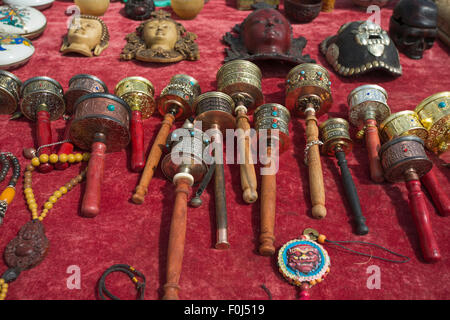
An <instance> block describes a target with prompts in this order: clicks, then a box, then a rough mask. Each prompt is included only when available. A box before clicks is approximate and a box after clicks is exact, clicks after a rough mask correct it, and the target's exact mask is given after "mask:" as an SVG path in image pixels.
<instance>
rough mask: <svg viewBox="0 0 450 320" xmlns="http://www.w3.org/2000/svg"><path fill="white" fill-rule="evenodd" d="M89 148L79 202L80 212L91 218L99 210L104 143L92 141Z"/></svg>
mask: <svg viewBox="0 0 450 320" xmlns="http://www.w3.org/2000/svg"><path fill="white" fill-rule="evenodd" d="M91 149H92V150H91V157H90V159H89V165H88V170H87V173H86V190H85V192H84V197H83V203H82V204H81V214H82V215H83V216H84V217H87V218H93V217H95V216H97V215H98V213H99V212H100V198H101V186H102V181H103V172H104V167H105V151H106V145H105V144H104V143H103V142H94V143H93V144H92V148H91Z"/></svg>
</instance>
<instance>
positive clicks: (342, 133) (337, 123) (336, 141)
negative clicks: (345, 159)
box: [319, 118, 353, 156]
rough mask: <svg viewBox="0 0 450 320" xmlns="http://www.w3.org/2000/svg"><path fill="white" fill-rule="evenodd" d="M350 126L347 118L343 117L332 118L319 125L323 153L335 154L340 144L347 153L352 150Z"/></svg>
mask: <svg viewBox="0 0 450 320" xmlns="http://www.w3.org/2000/svg"><path fill="white" fill-rule="evenodd" d="M348 126H349V125H348V122H347V120H345V119H342V118H330V119H328V120H327V121H325V122H323V123H322V124H321V125H320V126H319V129H320V132H321V134H322V141H323V145H322V153H323V154H326V155H328V156H334V155H335V153H336V148H337V147H338V146H339V147H340V149H342V151H344V152H345V154H348V153H349V152H351V151H352V147H353V141H352V139H351V138H350V133H349V131H348Z"/></svg>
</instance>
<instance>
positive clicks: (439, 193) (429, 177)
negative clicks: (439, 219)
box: [420, 168, 450, 217]
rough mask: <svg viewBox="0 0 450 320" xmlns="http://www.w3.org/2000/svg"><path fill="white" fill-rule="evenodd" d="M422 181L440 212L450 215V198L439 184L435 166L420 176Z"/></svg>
mask: <svg viewBox="0 0 450 320" xmlns="http://www.w3.org/2000/svg"><path fill="white" fill-rule="evenodd" d="M420 181H421V182H422V184H423V185H424V186H425V188H426V189H427V191H428V192H429V193H430V195H431V198H432V199H433V203H434V205H435V206H436V208H437V209H438V212H439V213H440V215H441V216H443V217H448V216H450V200H449V198H448V195H447V192H446V190H445V188H444V189H442V187H441V186H440V185H439V182H438V180H437V178H436V174H435V172H434V168H432V169H431V170H430V171H428V173H426V174H425V175H423V176H422V177H421V178H420Z"/></svg>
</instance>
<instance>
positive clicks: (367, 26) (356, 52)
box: [320, 21, 402, 76]
mask: <svg viewBox="0 0 450 320" xmlns="http://www.w3.org/2000/svg"><path fill="white" fill-rule="evenodd" d="M320 52H322V54H323V55H325V57H326V59H327V61H328V63H329V64H331V65H332V66H333V68H334V70H335V71H336V72H337V73H338V74H340V75H342V76H356V75H360V74H364V73H367V72H370V71H373V70H377V69H379V70H384V71H387V72H389V73H391V74H393V75H395V76H400V75H401V74H402V67H401V65H400V59H399V56H398V51H397V48H396V47H395V44H394V43H393V42H392V41H391V39H390V38H389V35H388V34H387V32H386V31H385V30H383V29H382V28H381V27H380V26H379V25H377V24H376V23H373V22H371V21H354V22H348V23H346V24H344V25H342V26H341V28H340V29H339V31H338V33H337V35H334V36H330V37H328V38H326V39H325V40H324V41H322V43H321V44H320Z"/></svg>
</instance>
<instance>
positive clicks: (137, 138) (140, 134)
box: [130, 110, 145, 172]
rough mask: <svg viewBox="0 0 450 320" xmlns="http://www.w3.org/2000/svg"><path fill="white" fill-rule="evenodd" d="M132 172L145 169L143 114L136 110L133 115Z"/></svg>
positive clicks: (131, 128) (131, 124) (131, 127)
mask: <svg viewBox="0 0 450 320" xmlns="http://www.w3.org/2000/svg"><path fill="white" fill-rule="evenodd" d="M130 132H131V170H133V171H134V172H141V171H142V170H143V169H144V167H145V160H144V127H143V122H142V112H141V111H138V110H134V111H133V113H132V114H131V123H130Z"/></svg>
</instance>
